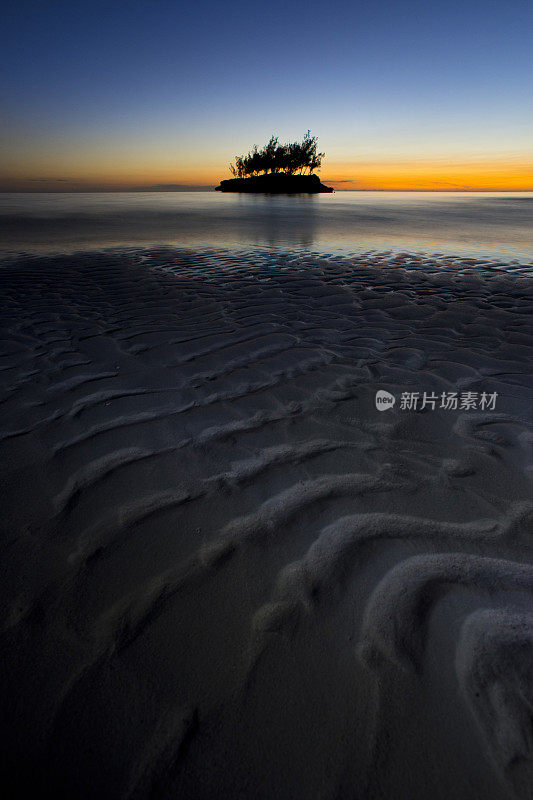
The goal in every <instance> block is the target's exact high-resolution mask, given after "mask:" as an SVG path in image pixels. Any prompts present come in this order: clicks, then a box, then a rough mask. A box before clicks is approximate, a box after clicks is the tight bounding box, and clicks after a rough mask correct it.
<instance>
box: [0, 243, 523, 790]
mask: <svg viewBox="0 0 533 800" xmlns="http://www.w3.org/2000/svg"><path fill="white" fill-rule="evenodd" d="M530 273H531V268H529V269H528V268H527V267H524V266H520V265H519V264H517V263H511V264H506V263H504V262H501V261H500V262H489V261H488V260H484V261H482V260H480V259H473V258H470V259H467V258H463V259H461V258H457V257H453V256H450V255H439V254H435V255H433V256H425V255H421V254H413V253H399V254H397V253H396V254H393V253H390V252H385V253H383V252H376V251H374V252H369V253H362V254H359V255H349V254H347V255H328V254H327V253H318V252H303V251H297V250H292V251H291V250H287V251H285V252H282V251H279V252H276V253H274V252H269V251H268V250H267V249H262V250H261V249H252V248H250V249H249V250H242V251H240V252H237V251H232V250H230V249H220V250H216V249H192V248H190V249H185V248H181V249H179V248H172V247H159V248H157V247H155V248H137V249H134V248H130V249H127V248H126V249H124V248H123V249H111V250H107V251H104V250H102V251H100V252H97V251H92V252H79V253H74V254H70V255H40V256H39V255H30V254H28V255H26V256H13V257H12V258H10V259H4V261H3V264H2V267H1V269H0V283H1V295H2V298H3V299H2V300H1V315H0V330H1V340H2V344H1V350H0V356H1V357H0V369H1V372H0V386H1V393H0V409H1V411H2V414H1V417H0V448H1V460H0V491H1V496H2V517H1V530H2V540H1V541H2V581H1V583H0V592H1V598H0V609H1V639H2V645H1V647H2V654H3V657H2V680H1V685H2V698H1V699H2V713H3V717H4V720H5V722H4V724H3V726H2V743H1V751H2V755H3V761H4V766H3V770H4V780H3V783H4V786H6V787H8V793H7V794H6V797H9V798H18V797H23V796H25V797H40V796H41V795H42V794H44V792H45V790H47V791H49V792H51V794H52V796H54V797H56V798H71V799H72V798H83V799H84V798H91V800H92V799H93V798H94V799H96V798H99V800H101V799H102V798H110V799H111V798H112V799H113V800H118V799H119V798H124V799H126V798H131V799H132V800H138V799H140V798H152V797H153V798H183V799H184V800H185V799H186V800H207V799H208V798H209V800H211V799H214V798H217V800H225V799H226V798H227V800H237V798H241V799H243V800H374V799H376V800H377V799H378V798H379V799H382V800H418V798H420V800H427V799H428V798H432V800H450V799H451V798H454V800H481V798H483V800H505V799H506V798H510V799H511V798H520V799H521V798H524V800H525V799H526V798H533V788H532V787H533V728H532V708H533V566H532V559H533V549H532V547H531V541H532V535H533V496H532V492H531V479H532V477H533V429H532V422H533V392H532V389H533V372H532V369H531V364H532V353H533V324H532V316H531V311H532V303H533V290H532V284H531V277H530ZM378 391H384V392H387V393H389V394H391V395H393V397H394V400H395V402H394V405H393V406H392V407H388V408H387V409H386V410H379V409H378V408H377V407H376V402H375V398H376V393H377V392H378ZM415 395H416V396H415Z"/></svg>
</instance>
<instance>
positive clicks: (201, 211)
mask: <svg viewBox="0 0 533 800" xmlns="http://www.w3.org/2000/svg"><path fill="white" fill-rule="evenodd" d="M0 234H1V244H0V248H1V250H2V252H4V253H6V252H9V253H13V252H19V251H32V252H41V251H45V252H49V251H57V252H69V251H74V250H86V249H92V248H98V249H100V248H102V247H117V246H118V247H123V246H147V245H153V244H171V245H177V246H180V247H224V248H228V247H229V248H238V249H242V248H250V247H252V246H253V247H261V248H273V249H277V248H280V249H287V248H292V249H294V248H302V249H305V250H314V251H318V252H324V253H325V252H327V253H336V252H338V253H358V252H363V251H368V250H378V251H385V250H392V251H398V252H404V251H408V252H422V253H427V254H433V253H443V254H446V255H460V256H463V257H464V256H472V257H476V258H482V259H484V258H491V259H499V260H503V261H506V262H509V261H518V262H520V263H531V262H532V261H533V194H523V193H518V194H517V193H490V194H489V193H487V194H480V193H457V194H455V193H424V192H337V193H336V194H333V195H305V196H302V195H298V196H265V195H239V194H220V193H219V192H157V193H155V192H147V193H130V192H117V193H109V194H107V193H91V194H22V193H21V194H0Z"/></svg>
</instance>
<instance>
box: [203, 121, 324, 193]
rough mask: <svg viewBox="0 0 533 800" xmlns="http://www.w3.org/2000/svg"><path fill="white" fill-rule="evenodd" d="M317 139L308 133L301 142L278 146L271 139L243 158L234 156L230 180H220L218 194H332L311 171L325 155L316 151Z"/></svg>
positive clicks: (273, 139) (275, 139) (318, 166)
mask: <svg viewBox="0 0 533 800" xmlns="http://www.w3.org/2000/svg"><path fill="white" fill-rule="evenodd" d="M317 145H318V139H317V137H316V136H311V132H310V131H307V133H306V134H305V136H304V138H303V140H302V141H301V142H290V143H289V144H279V142H278V138H277V136H271V137H270V140H269V141H268V142H267V144H266V145H265V146H264V147H263V148H261V149H259V148H258V147H257V145H254V146H253V149H252V150H251V151H250V152H249V153H248V155H246V156H235V163H234V164H230V170H231V173H232V175H233V176H234V177H233V178H228V179H227V180H222V181H220V185H219V186H217V187H216V190H215V191H217V192H256V193H264V194H304V193H305V194H317V193H319V192H333V191H334V190H333V189H332V188H331V187H330V186H324V184H323V183H322V182H321V181H320V178H319V177H318V175H315V174H313V171H314V170H317V169H320V167H321V165H322V159H323V158H324V155H325V153H318V152H317Z"/></svg>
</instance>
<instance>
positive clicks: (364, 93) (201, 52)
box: [0, 0, 533, 191]
mask: <svg viewBox="0 0 533 800" xmlns="http://www.w3.org/2000/svg"><path fill="white" fill-rule="evenodd" d="M532 41H533V4H532V3H531V2H530V0H527V2H525V1H524V0H506V1H504V0H498V2H491V0H484V2H477V0H462V2H456V0H450V1H449V2H439V0H423V1H422V0H403V1H402V0H396V1H394V0H374V2H369V0H364V2H360V0H352V1H351V2H344V0H342V1H341V2H337V1H336V0H333V2H330V3H326V2H316V0H306V1H305V2H300V0H298V2H295V1H294V0H292V1H291V0H286V1H285V2H279V0H271V2H270V3H266V2H264V0H262V2H260V3H259V2H255V0H249V2H225V3H222V2H214V1H213V0H195V2H190V0H188V2H176V1H174V2H169V0H146V1H145V2H136V0H129V1H128V2H113V0H107V2H100V0H95V2H90V3H89V2H77V1H76V0H68V2H63V1H61V2H58V1H57V0H33V1H32V2H30V1H29V0H15V1H14V0H4V10H3V15H2V19H1V22H0V75H1V78H0V108H1V113H2V125H1V133H0V166H1V170H0V190H4V191H16V190H25V191H71V190H74V191H80V190H100V189H108V190H130V189H139V190H142V189H153V188H157V189H164V188H166V187H168V188H172V189H180V188H184V189H188V188H206V187H212V186H213V185H215V184H216V183H218V181H219V180H220V179H223V178H228V177H231V175H230V173H229V168H228V164H229V162H230V161H231V160H232V159H233V157H234V156H235V155H236V154H242V153H246V152H247V151H248V150H249V149H250V148H251V147H252V145H253V144H254V143H257V144H259V145H262V144H264V143H265V142H266V141H267V139H268V138H269V137H270V135H271V134H275V135H277V136H279V138H280V141H294V140H295V139H301V138H302V136H303V135H304V133H305V132H306V131H307V130H308V129H310V130H311V132H312V134H313V135H316V136H318V138H319V149H320V150H323V151H325V153H326V158H325V159H324V162H323V166H322V170H321V173H320V174H321V177H322V180H323V181H324V182H326V183H329V184H330V185H334V186H335V188H337V189H389V190H395V189H397V190H401V189H407V190H409V189H417V190H420V189H425V190H533V137H532V130H533V92H532V85H533V55H532V53H533V48H532V47H531V42H532Z"/></svg>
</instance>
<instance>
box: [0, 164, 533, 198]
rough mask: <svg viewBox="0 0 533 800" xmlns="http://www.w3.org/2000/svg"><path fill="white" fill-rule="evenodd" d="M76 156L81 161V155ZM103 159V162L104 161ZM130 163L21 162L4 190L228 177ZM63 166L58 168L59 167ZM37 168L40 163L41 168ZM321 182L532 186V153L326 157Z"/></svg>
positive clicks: (201, 182)
mask: <svg viewBox="0 0 533 800" xmlns="http://www.w3.org/2000/svg"><path fill="white" fill-rule="evenodd" d="M80 161H83V160H82V159H81V158H80ZM106 162H107V163H106ZM162 162H163V159H161V160H159V161H158V163H152V164H150V163H145V164H144V165H142V164H140V163H139V161H136V162H135V164H128V163H126V161H122V163H120V161H119V162H118V163H117V162H116V161H115V163H114V164H111V163H110V162H109V160H107V159H106V160H105V161H104V162H103V163H102V162H100V163H94V161H93V159H88V160H87V161H86V162H85V164H84V167H85V168H84V169H80V166H81V164H80V163H78V165H77V167H78V169H73V164H72V162H71V163H65V164H63V165H62V164H60V163H56V164H54V170H53V173H52V174H55V175H60V176H61V177H52V175H51V174H50V171H47V172H48V174H47V172H45V171H44V170H43V169H42V165H38V164H37V163H35V164H27V163H26V164H25V168H21V166H19V167H18V168H16V167H15V168H12V169H11V170H10V171H9V172H6V173H4V176H3V177H2V179H1V181H0V190H3V191H72V190H74V191H83V190H84V189H85V190H87V191H91V190H95V191H97V190H115V191H121V190H123V191H128V190H133V189H135V190H138V189H143V188H146V189H147V190H150V189H154V188H155V187H158V188H159V187H167V186H168V187H169V188H173V187H179V186H186V187H191V188H193V187H195V186H199V187H212V186H215V185H216V184H217V183H218V182H219V181H220V180H221V179H224V178H229V177H231V175H230V174H229V170H228V166H227V162H226V163H220V164H219V163H218V160H217V161H216V162H215V161H212V162H211V163H209V164H205V163H204V164H199V163H196V164H195V163H191V162H190V161H189V162H188V163H187V165H186V166H185V165H180V164H176V163H175V162H174V163H172V164H169V165H168V166H165V164H164V163H162ZM62 166H63V167H64V169H62V168H61V167H62ZM39 167H40V168H39ZM319 174H320V177H321V179H322V181H323V182H324V183H326V184H327V183H328V182H329V183H331V184H332V185H333V186H334V188H335V189H336V190H337V191H342V190H355V191H357V190H367V191H371V190H374V191H533V157H532V158H528V157H527V156H524V155H512V156H493V157H490V156H487V157H484V158H482V159H481V158H479V157H478V158H476V157H473V158H466V157H462V158H458V159H456V160H452V159H451V158H450V157H447V158H416V159H409V158H395V159H392V158H390V159H375V160H362V159H361V160H358V161H346V162H339V161H335V162H332V161H330V160H329V159H327V158H326V159H325V161H324V166H323V167H322V170H321V171H320V173H319Z"/></svg>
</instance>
